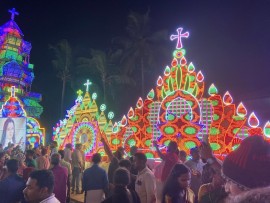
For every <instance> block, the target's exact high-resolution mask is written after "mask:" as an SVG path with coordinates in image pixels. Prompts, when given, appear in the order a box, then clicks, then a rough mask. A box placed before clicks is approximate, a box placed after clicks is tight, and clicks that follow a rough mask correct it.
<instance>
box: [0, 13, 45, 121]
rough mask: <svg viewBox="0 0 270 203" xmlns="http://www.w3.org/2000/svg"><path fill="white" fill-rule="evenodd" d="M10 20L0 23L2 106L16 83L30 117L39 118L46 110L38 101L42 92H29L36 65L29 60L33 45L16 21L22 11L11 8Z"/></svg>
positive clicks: (0, 93) (0, 103)
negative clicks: (26, 38) (0, 24)
mask: <svg viewBox="0 0 270 203" xmlns="http://www.w3.org/2000/svg"><path fill="white" fill-rule="evenodd" d="M9 12H10V13H11V20H9V21H8V22H7V23H5V24H4V25H2V26H0V70H1V71H0V88H1V90H2V91H1V92H0V106H2V105H3V104H4V103H5V102H6V101H7V100H8V99H9V92H8V90H9V89H10V87H11V86H15V87H16V90H17V97H18V98H19V99H20V101H21V102H22V104H23V106H24V110H25V111H26V113H27V115H28V116H30V117H35V118H38V117H40V115H41V113H42V112H43V107H42V106H41V105H40V104H39V102H40V101H41V98H42V97H41V94H39V93H34V92H30V91H29V90H30V89H31V85H32V82H33V80H34V72H33V68H34V65H33V64H30V63H29V59H30V52H31V49H32V46H31V44H30V43H29V42H27V41H25V40H23V36H24V35H23V33H22V31H21V29H20V28H19V26H18V25H17V24H16V22H15V21H14V18H15V16H16V15H19V13H18V12H17V11H16V9H15V8H13V9H10V10H9Z"/></svg>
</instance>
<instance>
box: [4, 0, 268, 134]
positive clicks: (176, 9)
mask: <svg viewBox="0 0 270 203" xmlns="http://www.w3.org/2000/svg"><path fill="white" fill-rule="evenodd" d="M13 7H15V8H16V9H17V11H18V12H19V13H20V15H19V16H16V18H15V21H16V22H17V24H18V25H19V27H20V28H21V30H22V31H23V33H24V39H25V40H26V41H29V42H31V43H32V47H33V48H32V52H31V59H30V62H31V63H33V64H34V65H35V68H34V73H35V80H34V82H33V85H32V91H34V92H39V93H41V94H42V95H43V101H42V103H41V104H42V106H43V107H44V112H43V114H42V116H41V119H40V120H41V124H42V125H43V126H45V127H46V128H47V132H48V133H49V134H51V133H52V126H54V125H55V123H56V122H57V121H58V120H59V119H60V118H61V119H63V115H62V116H61V117H60V115H59V112H60V110H59V108H60V97H61V81H60V80H59V79H58V78H57V77H56V72H55V71H54V69H53V67H52V64H51V60H52V56H51V54H50V51H49V49H48V45H49V44H55V43H57V42H58V41H59V40H60V39H63V38H65V39H67V40H68V41H69V42H70V44H71V46H72V47H74V49H77V48H78V47H80V51H81V52H84V51H86V50H89V49H90V48H94V49H101V50H106V49H107V48H108V47H109V46H110V42H111V39H112V38H113V37H115V36H122V35H125V27H126V25H127V15H128V13H129V12H130V11H135V12H142V13H145V12H146V11H147V9H148V8H149V9H150V17H151V22H152V24H151V25H152V30H153V31H157V30H162V29H166V30H168V32H169V33H170V34H174V33H175V32H176V31H175V30H176V28H177V27H179V26H182V27H184V30H185V31H189V32H190V37H189V39H184V40H183V44H184V47H185V49H186V50H187V60H188V62H190V61H192V62H193V63H194V65H195V67H196V69H197V70H198V69H200V70H202V72H203V74H204V76H205V81H206V88H207V89H208V87H209V85H210V84H211V83H215V85H216V86H217V88H218V90H219V92H220V93H221V94H222V95H223V94H224V93H225V91H226V90H229V92H230V93H231V95H232V96H233V98H234V102H235V103H236V104H238V103H239V102H240V101H243V103H244V105H245V106H246V107H247V109H248V112H249V113H251V111H255V113H256V115H257V116H258V117H259V118H260V120H261V121H263V123H262V125H264V123H265V121H267V120H270V82H269V80H270V48H269V45H270V12H269V11H270V1H269V0H253V1H249V0H242V1H237V0H212V1H210V0H203V1H202V0H201V1H198V0H196V1H195V0H188V1H181V0H163V1H161V0H155V1H150V0H149V1H147V0H95V1H93V0H88V1H86V0H85V1H83V0H76V1H75V0H73V1H69V0H65V1H63V0H46V1H45V0H43V1H41V0H32V1H30V0H17V1H12V0H1V1H0V24H1V25H2V24H4V23H5V22H7V21H8V20H9V19H10V14H9V13H8V11H7V10H8V9H11V8H13ZM168 43H170V44H169V46H171V52H172V51H173V50H174V49H173V48H174V46H175V42H169V41H168ZM170 60H171V57H165V56H164V59H162V60H161V61H164V63H161V64H160V66H158V67H156V69H155V70H154V71H152V73H151V74H150V75H149V78H148V79H147V84H146V90H145V92H146V93H147V92H148V91H149V90H150V89H151V88H154V87H155V83H156V79H157V77H158V76H159V75H161V74H162V73H163V70H164V68H165V66H166V65H167V64H170ZM88 78H91V76H89V77H88ZM84 82H85V81H82V84H83V83H84ZM81 88H83V89H84V87H83V85H82V86H81ZM90 91H91V88H90ZM129 91H134V94H129V95H128V96H127V95H125V94H123V95H122V94H119V95H118V100H119V101H118V102H116V103H114V104H109V107H110V108H113V109H109V110H113V111H114V112H115V114H116V117H117V118H120V117H122V115H123V114H125V113H127V111H128V109H129V107H130V106H134V105H135V103H136V101H137V99H138V97H140V96H141V95H140V87H139V86H136V87H130V90H129ZM75 97H76V94H75V90H73V89H71V87H70V86H69V85H68V86H67V92H66V99H65V109H69V108H70V107H71V106H72V105H73V104H74V100H75ZM100 102H102V100H100ZM99 104H101V103H99Z"/></svg>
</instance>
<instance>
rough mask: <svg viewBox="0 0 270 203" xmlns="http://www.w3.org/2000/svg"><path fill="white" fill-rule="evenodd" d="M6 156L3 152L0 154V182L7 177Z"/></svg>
mask: <svg viewBox="0 0 270 203" xmlns="http://www.w3.org/2000/svg"><path fill="white" fill-rule="evenodd" d="M5 163H6V156H5V152H0V181H1V180H3V179H4V178H6V177H7V175H8V172H7V169H6V168H5Z"/></svg>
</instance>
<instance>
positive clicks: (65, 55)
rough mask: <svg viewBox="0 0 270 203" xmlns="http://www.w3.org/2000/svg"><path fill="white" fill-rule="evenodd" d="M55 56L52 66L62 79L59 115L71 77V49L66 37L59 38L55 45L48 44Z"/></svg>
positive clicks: (61, 111)
mask: <svg viewBox="0 0 270 203" xmlns="http://www.w3.org/2000/svg"><path fill="white" fill-rule="evenodd" d="M49 49H50V50H52V52H53V54H54V56H55V58H54V59H53V60H52V64H53V67H54V68H55V70H56V71H57V77H58V78H60V79H61V81H62V94H61V107H60V116H61V115H62V113H63V105H64V97H65V91H66V84H67V82H68V81H69V80H70V79H71V67H72V49H71V46H70V44H69V42H68V41H67V40H66V39H62V40H60V41H59V42H58V43H57V44H56V45H49Z"/></svg>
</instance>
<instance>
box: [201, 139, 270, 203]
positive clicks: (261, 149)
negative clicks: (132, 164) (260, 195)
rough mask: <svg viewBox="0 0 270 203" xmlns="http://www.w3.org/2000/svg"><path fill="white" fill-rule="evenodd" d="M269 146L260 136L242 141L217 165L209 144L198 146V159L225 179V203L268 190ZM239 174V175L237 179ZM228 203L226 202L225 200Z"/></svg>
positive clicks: (269, 177)
mask: <svg viewBox="0 0 270 203" xmlns="http://www.w3.org/2000/svg"><path fill="white" fill-rule="evenodd" d="M269 149H270V144H269V143H268V142H266V141H265V140H264V138H263V136H261V135H254V136H250V137H247V138H245V139H244V140H243V141H242V142H241V144H240V146H239V147H238V148H237V149H236V150H234V151H233V152H230V153H229V154H228V155H227V157H226V158H225V160H224V162H223V164H221V163H220V162H219V161H218V160H217V159H216V158H215V157H214V156H213V152H212V150H211V147H210V145H209V144H205V145H202V146H201V149H200V151H201V156H202V158H204V159H205V160H207V162H208V163H210V164H211V166H212V167H213V168H214V169H216V170H218V169H219V170H221V174H222V176H223V178H225V181H226V183H225V190H226V192H227V193H228V194H229V197H228V199H233V198H234V197H235V196H237V195H240V194H241V193H244V192H245V191H249V190H253V189H255V188H261V187H268V186H270V176H269V171H270V154H269V153H270V152H269ZM239 174H241V175H239ZM229 201H230V200H229Z"/></svg>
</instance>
